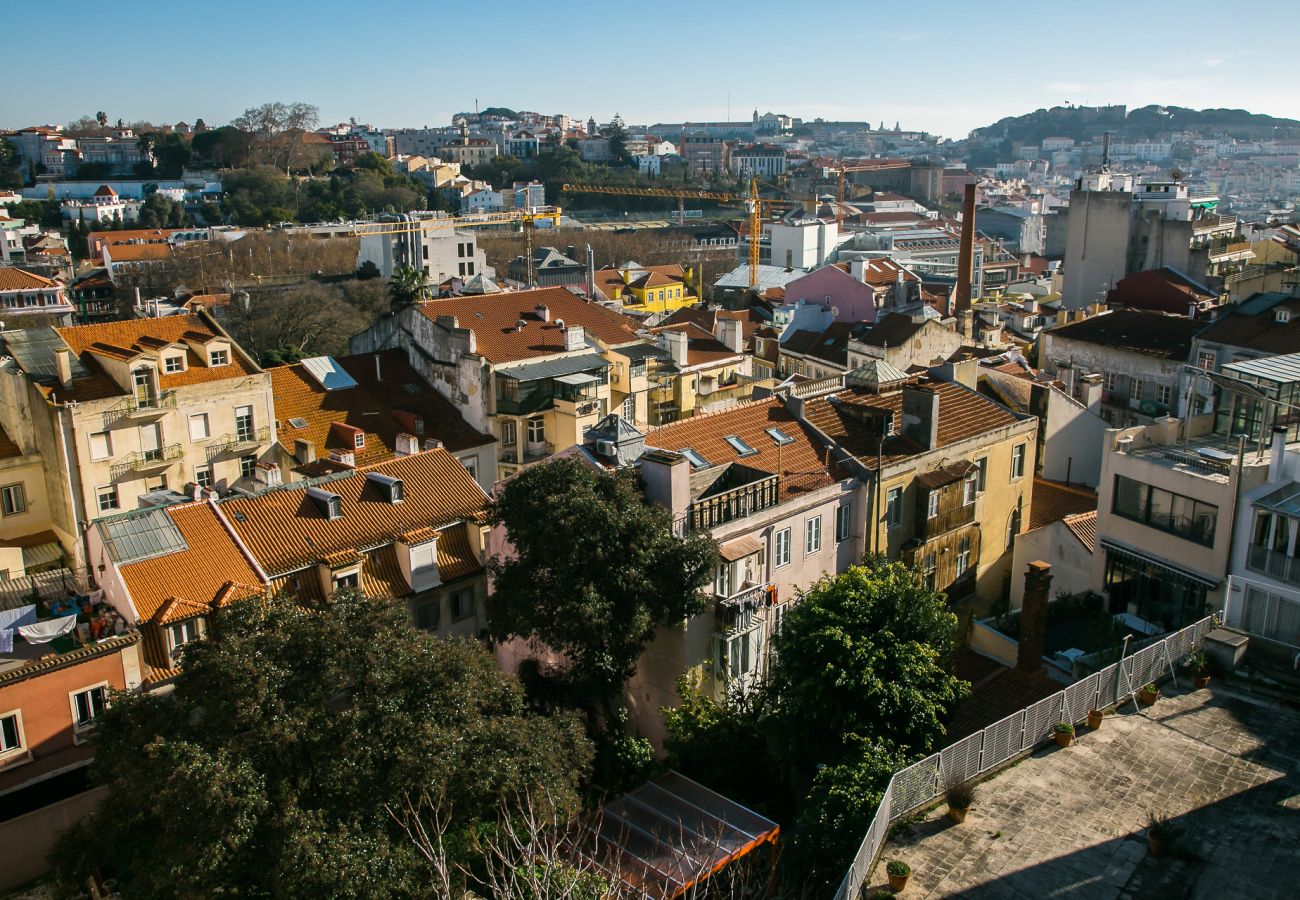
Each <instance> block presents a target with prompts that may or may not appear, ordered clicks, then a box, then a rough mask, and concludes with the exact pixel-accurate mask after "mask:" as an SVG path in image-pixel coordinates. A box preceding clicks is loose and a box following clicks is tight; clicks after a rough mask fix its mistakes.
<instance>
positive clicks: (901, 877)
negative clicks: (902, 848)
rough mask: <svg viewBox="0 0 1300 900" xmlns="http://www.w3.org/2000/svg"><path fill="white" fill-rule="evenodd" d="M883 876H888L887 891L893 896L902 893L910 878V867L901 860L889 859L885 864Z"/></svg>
mask: <svg viewBox="0 0 1300 900" xmlns="http://www.w3.org/2000/svg"><path fill="white" fill-rule="evenodd" d="M885 874H887V875H888V876H889V889H890V890H891V891H893V892H894V893H895V894H899V893H902V891H903V889H904V888H905V887H907V879H908V878H909V877H911V874H912V867H911V866H909V865H908V864H907V863H905V862H903V861H902V860H901V859H891V860H890V861H889V862H888V863H886V864H885Z"/></svg>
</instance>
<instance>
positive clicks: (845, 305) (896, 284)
mask: <svg viewBox="0 0 1300 900" xmlns="http://www.w3.org/2000/svg"><path fill="white" fill-rule="evenodd" d="M920 284H921V279H920V278H918V277H917V276H916V275H914V274H913V273H912V272H910V271H908V269H907V268H906V267H904V266H903V265H902V264H901V263H899V262H896V261H895V260H893V259H890V258H889V257H875V258H870V259H855V260H852V261H850V262H844V263H836V264H835V265H830V266H823V267H822V268H820V269H816V270H814V271H812V272H809V273H808V274H807V275H804V276H803V277H802V278H796V279H795V280H794V281H791V282H790V283H789V284H787V285H786V286H785V302H786V303H788V304H791V305H794V304H796V303H798V302H799V301H800V300H802V301H804V302H806V303H815V304H817V305H819V306H822V307H824V308H827V309H833V310H835V321H837V322H874V321H876V316H877V315H878V314H879V310H880V309H882V308H883V307H886V306H904V305H906V304H908V303H913V302H916V301H917V300H918V299H919V297H920V294H919V289H920Z"/></svg>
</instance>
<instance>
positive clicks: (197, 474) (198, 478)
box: [194, 463, 217, 488]
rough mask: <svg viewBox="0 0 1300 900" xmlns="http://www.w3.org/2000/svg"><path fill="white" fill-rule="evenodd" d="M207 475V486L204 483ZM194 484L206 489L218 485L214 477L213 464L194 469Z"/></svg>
mask: <svg viewBox="0 0 1300 900" xmlns="http://www.w3.org/2000/svg"><path fill="white" fill-rule="evenodd" d="M205 474H206V475H207V476H208V479H207V484H204V483H203V475H205ZM194 483H195V484H197V485H198V486H199V487H205V488H210V487H212V486H213V485H214V484H216V483H217V480H216V477H215V476H214V475H213V472H212V464H211V463H207V464H205V465H202V466H195V467H194Z"/></svg>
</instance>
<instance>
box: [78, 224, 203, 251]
mask: <svg viewBox="0 0 1300 900" xmlns="http://www.w3.org/2000/svg"><path fill="white" fill-rule="evenodd" d="M186 230H187V229H184V228H127V229H122V230H119V231H92V232H91V233H90V234H89V235H87V240H89V242H90V245H91V246H92V247H93V246H95V243H96V242H99V243H100V244H113V245H119V244H130V243H132V242H134V241H143V242H145V243H164V244H165V243H167V241H168V240H169V239H170V238H171V236H172V235H173V234H180V233H181V232H183V231H186Z"/></svg>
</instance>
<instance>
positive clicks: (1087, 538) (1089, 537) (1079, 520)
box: [1061, 509, 1097, 550]
mask: <svg viewBox="0 0 1300 900" xmlns="http://www.w3.org/2000/svg"><path fill="white" fill-rule="evenodd" d="M1061 521H1062V522H1064V523H1065V527H1066V528H1068V529H1070V533H1071V534H1073V535H1074V536H1075V537H1077V538H1078V539H1079V541H1080V542H1081V543H1082V544H1083V546H1085V547H1087V548H1088V549H1089V550H1096V549H1097V510H1095V509H1094V510H1093V511H1092V512H1086V513H1079V514H1077V515H1073V516H1066V517H1065V518H1064V519H1062V520H1061Z"/></svg>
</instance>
